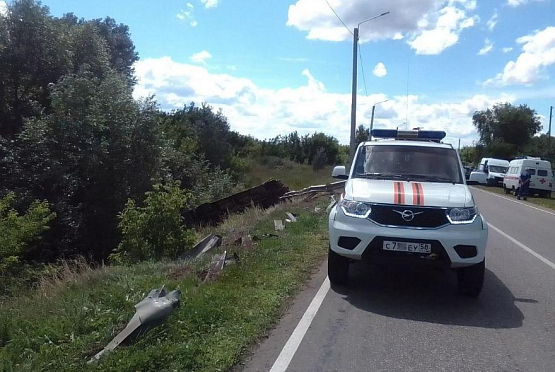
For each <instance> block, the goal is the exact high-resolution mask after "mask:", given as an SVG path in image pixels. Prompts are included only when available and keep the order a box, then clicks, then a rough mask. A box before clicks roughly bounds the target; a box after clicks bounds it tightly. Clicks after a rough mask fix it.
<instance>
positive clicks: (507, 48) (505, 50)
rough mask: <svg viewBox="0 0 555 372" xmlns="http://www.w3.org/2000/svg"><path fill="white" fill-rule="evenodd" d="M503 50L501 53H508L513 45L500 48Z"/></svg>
mask: <svg viewBox="0 0 555 372" xmlns="http://www.w3.org/2000/svg"><path fill="white" fill-rule="evenodd" d="M501 50H502V51H503V53H509V52H511V51H512V50H513V47H505V48H503V49H501Z"/></svg>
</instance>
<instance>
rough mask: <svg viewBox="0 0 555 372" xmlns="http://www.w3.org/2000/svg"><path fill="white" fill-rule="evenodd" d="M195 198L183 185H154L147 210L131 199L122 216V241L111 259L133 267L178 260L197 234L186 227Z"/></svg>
mask: <svg viewBox="0 0 555 372" xmlns="http://www.w3.org/2000/svg"><path fill="white" fill-rule="evenodd" d="M189 199H191V195H190V194H188V193H185V192H184V191H183V190H181V189H180V187H179V183H177V182H175V183H171V184H168V185H160V184H157V185H154V190H153V191H149V192H147V193H146V194H145V200H144V203H143V204H144V205H143V206H137V205H136V203H135V201H134V200H132V199H129V200H128V201H127V204H126V205H125V208H124V209H123V211H122V212H121V213H120V214H119V219H120V223H119V228H120V230H121V233H122V239H121V242H120V244H119V245H118V247H117V248H116V249H115V251H114V253H113V254H111V255H110V259H111V260H112V261H113V262H116V263H131V262H138V261H144V260H150V259H162V258H176V257H177V256H178V255H179V254H181V253H182V252H184V251H186V250H188V249H190V248H191V247H192V245H193V243H194V241H195V236H194V232H193V231H192V230H188V229H186V228H185V226H184V225H183V218H182V216H181V213H182V211H183V210H184V209H185V208H186V205H187V204H188V201H189Z"/></svg>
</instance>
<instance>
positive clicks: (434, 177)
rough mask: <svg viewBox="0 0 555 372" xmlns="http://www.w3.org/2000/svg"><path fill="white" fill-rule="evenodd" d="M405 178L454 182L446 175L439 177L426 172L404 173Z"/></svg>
mask: <svg viewBox="0 0 555 372" xmlns="http://www.w3.org/2000/svg"><path fill="white" fill-rule="evenodd" d="M405 176H407V178H417V179H420V180H425V181H430V182H448V183H456V182H455V181H453V180H452V179H450V178H446V177H439V176H430V175H426V174H406V175H405Z"/></svg>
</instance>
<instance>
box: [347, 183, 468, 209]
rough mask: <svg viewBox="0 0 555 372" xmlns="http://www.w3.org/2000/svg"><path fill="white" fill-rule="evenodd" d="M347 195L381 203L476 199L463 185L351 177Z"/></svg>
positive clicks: (449, 203)
mask: <svg viewBox="0 0 555 372" xmlns="http://www.w3.org/2000/svg"><path fill="white" fill-rule="evenodd" d="M345 198H346V199H349V200H355V201H361V202H369V203H379V204H402V205H420V206H427V207H472V206H474V200H473V198H472V194H471V193H470V190H469V189H468V187H467V186H466V185H464V184H452V183H439V182H406V181H390V180H369V179H364V178H353V179H349V180H348V181H347V183H346V184H345Z"/></svg>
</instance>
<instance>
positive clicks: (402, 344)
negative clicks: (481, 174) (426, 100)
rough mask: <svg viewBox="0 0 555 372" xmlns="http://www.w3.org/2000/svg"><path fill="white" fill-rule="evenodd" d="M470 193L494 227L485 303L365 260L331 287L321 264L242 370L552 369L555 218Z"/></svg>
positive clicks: (448, 280)
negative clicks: (341, 285)
mask: <svg viewBox="0 0 555 372" xmlns="http://www.w3.org/2000/svg"><path fill="white" fill-rule="evenodd" d="M472 192H473V194H474V198H475V200H476V203H477V204H478V207H479V209H480V211H481V213H482V214H483V215H484V216H485V217H486V219H487V221H488V223H490V226H492V227H490V234H489V241H488V249H487V253H486V257H487V261H486V278H485V284H484V289H483V292H482V294H481V295H480V297H479V298H477V299H472V298H468V297H463V296H460V295H458V294H457V293H456V276H455V275H454V273H452V272H448V273H441V272H432V273H423V272H406V271H405V272H401V271H399V270H397V271H383V270H382V271H376V270H374V271H369V270H368V267H366V266H365V265H363V264H356V265H354V266H352V269H351V275H350V285H349V287H348V288H347V289H343V290H334V289H333V288H332V289H330V290H329V291H326V290H327V287H326V283H328V282H327V281H326V280H325V278H326V270H325V265H324V266H322V268H321V270H320V271H319V272H318V273H317V274H316V275H315V276H314V278H313V279H312V281H311V282H310V283H309V284H308V285H307V287H306V289H305V290H303V291H302V293H301V294H300V295H299V296H298V297H297V299H296V300H295V302H294V304H293V306H292V307H291V309H290V311H289V312H288V313H287V314H286V315H285V316H284V318H283V319H282V320H281V321H280V323H279V324H278V325H277V327H276V329H275V330H273V331H272V332H271V334H270V335H269V337H268V339H266V340H265V341H264V342H262V343H261V345H260V346H259V347H258V348H257V349H256V350H254V352H253V354H252V356H251V357H250V358H249V360H248V361H247V362H246V364H245V365H244V366H242V367H240V368H239V369H242V370H244V371H269V370H272V372H278V371H284V370H287V371H555V285H554V284H555V213H552V212H551V213H549V212H545V211H543V210H540V209H538V208H532V207H529V206H526V205H523V204H519V203H517V202H514V201H513V199H509V198H504V197H503V196H497V195H494V194H488V193H486V192H483V191H480V190H477V189H473V190H472ZM511 238H512V239H511ZM322 283H324V284H322ZM317 293H319V295H317ZM319 296H321V298H320V301H318V297H319ZM320 302H321V305H320V306H317V305H319V303H320ZM311 303H312V304H311ZM309 305H310V306H309ZM307 308H308V311H307ZM303 327H304V330H306V332H304V331H303ZM291 335H293V336H291ZM295 341H296V342H295ZM284 346H285V348H284ZM276 360H278V362H277V363H276ZM272 367H273V369H272Z"/></svg>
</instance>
